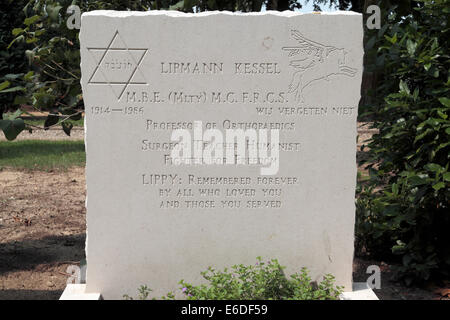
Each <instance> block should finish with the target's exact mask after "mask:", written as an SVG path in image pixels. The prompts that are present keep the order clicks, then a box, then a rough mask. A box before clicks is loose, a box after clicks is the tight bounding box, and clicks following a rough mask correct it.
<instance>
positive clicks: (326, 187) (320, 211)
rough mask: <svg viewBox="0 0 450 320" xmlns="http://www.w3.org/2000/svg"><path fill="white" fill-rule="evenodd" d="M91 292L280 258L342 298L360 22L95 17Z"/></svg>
mask: <svg viewBox="0 0 450 320" xmlns="http://www.w3.org/2000/svg"><path fill="white" fill-rule="evenodd" d="M80 40H81V61H82V66H81V67H82V88H83V97H84V102H85V110H86V150H87V169H86V170H87V171H86V172H87V173H86V174H87V233H88V236H87V248H86V254H87V279H86V280H87V289H86V290H87V292H100V293H101V294H102V295H103V297H104V298H106V299H110V298H121V297H122V295H123V294H125V293H127V294H135V293H136V290H137V288H138V287H139V286H140V285H144V284H145V285H148V286H149V287H150V288H152V289H153V290H154V291H153V292H152V294H153V295H154V296H161V295H164V294H166V293H167V292H169V291H172V290H175V289H177V288H178V281H179V280H181V279H184V280H186V281H189V282H193V283H199V282H200V281H201V276H200V271H203V270H205V269H206V268H207V267H208V266H214V267H215V268H223V267H225V266H231V265H233V264H241V263H242V264H252V263H254V262H255V261H256V260H255V258H256V257H257V256H262V257H263V258H264V259H270V258H277V259H278V260H279V262H280V263H281V264H282V265H285V266H287V269H286V272H287V273H288V274H289V273H294V272H297V271H299V270H300V268H301V267H303V266H305V267H307V268H308V269H309V270H310V272H311V275H312V276H313V279H317V280H318V279H320V277H321V276H323V275H324V274H326V273H332V274H333V275H334V276H335V277H336V280H337V284H338V285H343V286H345V289H346V290H351V281H352V260H353V244H354V214H355V206H354V196H355V183H356V164H355V152H356V117H357V106H358V102H359V99H360V84H361V74H362V57H363V47H362V40H363V28H362V16H361V15H360V14H356V13H352V12H338V13H334V14H328V13H326V14H323V13H322V14H300V13H294V12H282V13H275V12H265V13H254V14H232V13H226V12H223V13H218V12H210V13H202V14H182V13H178V12H161V11H155V12H153V11H152V12H145V13H142V12H141V13H137V12H114V11H94V12H90V13H86V14H83V16H82V26H81V33H80Z"/></svg>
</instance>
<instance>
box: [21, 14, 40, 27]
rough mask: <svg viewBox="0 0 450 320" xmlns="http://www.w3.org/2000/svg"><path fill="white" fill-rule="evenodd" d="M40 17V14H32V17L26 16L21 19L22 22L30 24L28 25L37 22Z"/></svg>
mask: <svg viewBox="0 0 450 320" xmlns="http://www.w3.org/2000/svg"><path fill="white" fill-rule="evenodd" d="M40 18H41V17H40V16H38V15H34V16H32V17H29V18H26V19H25V20H24V21H23V23H24V24H25V25H26V26H30V25H32V24H33V23H35V22H37V21H38V20H39V19H40Z"/></svg>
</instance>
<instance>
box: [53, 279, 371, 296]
mask: <svg viewBox="0 0 450 320" xmlns="http://www.w3.org/2000/svg"><path fill="white" fill-rule="evenodd" d="M85 290H86V285H85V284H68V285H67V287H66V289H64V292H63V294H62V295H61V298H59V300H101V299H102V296H101V294H100V293H86V292H85ZM340 298H341V300H379V299H378V297H377V295H376V294H375V293H374V292H373V290H372V289H371V288H370V287H369V286H368V285H367V283H366V282H355V283H353V291H348V292H343V293H342V294H341V296H340Z"/></svg>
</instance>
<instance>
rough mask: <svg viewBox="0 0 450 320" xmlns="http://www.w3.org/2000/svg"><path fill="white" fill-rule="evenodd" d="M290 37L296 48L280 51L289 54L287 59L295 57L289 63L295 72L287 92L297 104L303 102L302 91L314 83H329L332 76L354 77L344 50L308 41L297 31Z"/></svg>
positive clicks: (354, 71) (285, 48)
mask: <svg viewBox="0 0 450 320" xmlns="http://www.w3.org/2000/svg"><path fill="white" fill-rule="evenodd" d="M291 35H292V37H293V38H294V39H295V40H297V42H298V46H296V47H283V48H282V49H283V50H285V51H288V52H289V55H288V56H289V57H294V56H295V60H291V62H290V63H289V65H290V66H291V67H294V68H295V69H296V70H297V71H295V72H294V74H293V76H292V80H291V84H290V85H289V92H290V93H294V94H295V99H296V101H297V102H300V103H303V102H304V96H303V91H304V89H305V88H306V87H308V86H309V85H310V84H311V83H313V82H314V81H319V80H327V81H329V76H332V75H343V76H347V77H354V76H355V74H356V71H357V69H355V68H351V67H349V66H347V65H346V64H345V55H346V54H347V51H346V50H345V49H343V48H336V47H333V46H325V45H323V44H320V43H317V42H315V41H312V40H309V39H307V38H305V37H304V36H303V35H302V34H301V33H300V32H298V31H297V30H292V31H291Z"/></svg>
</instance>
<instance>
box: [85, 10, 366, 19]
mask: <svg viewBox="0 0 450 320" xmlns="http://www.w3.org/2000/svg"><path fill="white" fill-rule="evenodd" d="M153 15H158V16H160V15H165V16H170V17H205V16H213V15H231V16H267V15H272V16H280V17H294V16H301V15H357V16H360V15H361V13H358V12H354V11H332V12H295V11H289V10H286V11H274V10H269V11H264V12H245V13H244V12H231V11H206V12H199V13H185V12H180V11H174V10H173V11H172V10H171V11H169V10H151V11H115V10H94V11H89V12H85V13H83V16H104V17H117V18H123V17H132V16H153Z"/></svg>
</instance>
